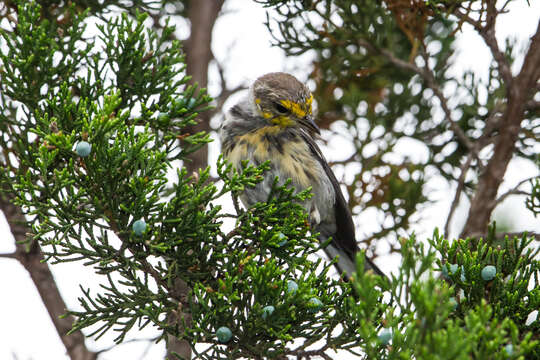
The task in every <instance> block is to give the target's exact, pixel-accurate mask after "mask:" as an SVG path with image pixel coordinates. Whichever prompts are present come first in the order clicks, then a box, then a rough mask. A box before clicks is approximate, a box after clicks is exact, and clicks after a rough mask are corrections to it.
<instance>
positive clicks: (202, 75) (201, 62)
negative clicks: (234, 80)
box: [167, 0, 224, 359]
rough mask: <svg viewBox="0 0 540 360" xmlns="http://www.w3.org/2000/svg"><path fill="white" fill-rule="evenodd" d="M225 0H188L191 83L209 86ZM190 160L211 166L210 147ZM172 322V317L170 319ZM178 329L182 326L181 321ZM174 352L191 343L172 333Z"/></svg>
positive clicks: (183, 352)
mask: <svg viewBox="0 0 540 360" xmlns="http://www.w3.org/2000/svg"><path fill="white" fill-rule="evenodd" d="M223 3H224V0H196V1H194V0H192V1H189V4H188V9H187V14H188V18H189V20H190V22H191V35H190V37H189V38H188V39H187V40H186V41H185V42H184V49H185V53H186V72H187V74H188V75H190V76H191V77H192V82H194V83H195V82H196V83H198V85H199V87H200V88H206V87H207V86H208V66H209V64H210V61H212V59H213V58H214V56H213V54H212V49H211V44H212V29H213V27H214V24H215V22H216V19H217V17H218V15H219V12H220V10H221V8H222V6H223ZM185 131H186V132H188V133H190V134H194V133H197V132H199V131H205V132H209V131H210V112H204V113H201V114H200V115H199V116H198V122H197V124H196V125H194V126H190V127H188V128H186V129H185ZM190 160H191V161H186V163H185V164H184V166H185V167H186V168H187V170H188V173H193V172H196V171H198V170H199V169H204V168H206V166H207V165H208V147H207V146H203V147H202V148H201V149H199V150H198V151H196V152H195V153H193V154H192V155H191V156H190ZM178 291H179V292H180V294H179V296H180V297H183V296H185V295H187V293H188V292H189V288H187V287H182V288H181V289H178ZM180 317H184V319H185V321H186V322H189V321H190V319H191V314H189V313H183V314H180ZM170 321H171V319H170ZM179 331H180V332H181V333H182V332H183V329H182V327H181V325H180V324H179ZM173 352H175V353H177V354H178V355H180V356H181V357H182V358H184V359H190V358H191V346H190V344H189V342H187V341H185V340H178V339H177V338H175V337H173V336H169V337H168V345H167V358H168V359H176V358H177V357H175V356H174V355H173Z"/></svg>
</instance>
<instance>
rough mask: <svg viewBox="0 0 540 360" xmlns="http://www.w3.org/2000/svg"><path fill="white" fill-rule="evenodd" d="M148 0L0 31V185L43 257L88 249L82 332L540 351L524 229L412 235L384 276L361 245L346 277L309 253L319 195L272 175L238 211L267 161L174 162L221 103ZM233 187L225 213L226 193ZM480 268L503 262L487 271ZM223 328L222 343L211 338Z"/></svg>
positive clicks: (389, 350) (460, 352) (245, 353)
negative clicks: (308, 205) (91, 30)
mask: <svg viewBox="0 0 540 360" xmlns="http://www.w3.org/2000/svg"><path fill="white" fill-rule="evenodd" d="M141 4H142V3H141ZM141 4H139V5H141ZM148 10H151V9H149V8H145V7H144V6H142V5H141V12H136V11H130V14H128V13H125V12H123V13H121V14H118V15H115V16H112V17H111V16H108V17H107V21H106V22H103V23H100V25H99V26H98V34H97V35H96V36H89V35H88V32H86V31H85V29H86V27H87V26H88V24H89V23H90V22H91V20H93V19H94V18H93V17H94V16H98V15H103V14H102V13H96V11H98V10H96V8H93V7H90V8H89V9H87V10H83V9H82V8H81V7H79V6H76V5H66V6H61V7H57V6H53V5H51V4H49V3H43V4H41V5H40V3H38V2H35V1H30V2H21V3H20V4H19V5H18V8H17V21H16V23H15V25H14V27H13V28H12V29H10V30H6V29H4V30H2V32H1V39H2V42H3V43H2V45H3V46H5V49H6V50H4V48H3V50H2V53H1V54H0V64H1V67H0V68H1V70H2V71H1V73H0V76H1V81H0V96H1V103H0V106H1V111H0V120H1V121H0V132H1V137H0V146H1V147H2V156H1V157H0V159H1V161H2V165H3V166H2V168H1V170H0V176H1V177H0V179H1V185H2V187H1V189H2V192H3V193H11V194H14V195H16V197H15V203H16V204H17V205H18V206H20V207H21V209H22V210H23V211H24V213H25V215H26V217H27V220H28V224H29V225H31V227H32V233H31V234H29V237H28V241H29V242H30V241H38V242H39V243H40V245H41V246H42V248H43V250H44V252H45V254H46V256H47V260H48V261H49V262H51V263H53V264H54V263H58V262H67V261H80V262H82V263H84V264H85V265H86V266H89V267H91V268H92V269H94V271H95V272H96V273H97V274H99V275H101V276H102V277H103V280H104V285H103V286H102V287H101V288H99V289H88V288H85V287H84V286H81V293H82V294H81V297H80V298H79V301H80V304H81V308H80V310H77V311H71V312H70V313H72V314H74V315H76V317H77V319H78V320H77V322H76V323H75V324H74V329H83V330H85V331H87V335H88V336H94V337H96V338H99V337H100V336H102V335H103V334H105V333H107V332H110V331H114V332H115V333H116V334H117V337H116V341H117V342H119V343H120V342H122V341H124V340H125V338H126V335H127V334H128V333H129V332H130V331H131V332H134V331H137V329H141V328H144V327H146V326H154V327H156V328H158V329H161V330H163V333H162V334H163V336H162V338H161V339H159V340H166V335H167V334H172V335H174V336H176V337H178V338H182V339H187V340H188V341H189V342H190V343H191V344H192V346H193V353H194V355H195V356H196V357H197V358H201V359H230V358H240V357H244V358H263V357H268V358H282V357H284V356H290V357H293V356H296V357H299V358H302V357H306V358H308V357H317V356H319V357H323V358H331V357H333V356H335V351H338V350H342V351H346V352H350V353H352V354H356V355H357V356H358V357H360V358H380V359H386V358H388V359H394V358H412V357H416V358H426V357H429V358H439V359H470V358H478V359H488V358H489V359H506V358H509V357H510V358H516V359H517V358H534V357H536V358H537V357H539V354H538V348H539V343H538V335H537V334H538V320H537V319H534V320H533V321H530V320H527V319H528V318H529V317H530V315H531V313H532V312H533V311H534V310H536V309H537V308H538V305H539V303H538V293H539V288H538V273H539V267H538V261H537V260H535V259H536V257H537V253H538V250H534V248H533V247H532V246H531V241H532V240H531V239H528V238H527V237H526V236H524V237H522V238H514V239H507V240H506V241H505V242H504V244H503V245H501V246H500V247H496V246H493V242H492V237H488V238H486V240H482V239H478V240H477V241H475V243H476V244H477V247H476V248H474V249H471V247H470V245H469V244H470V243H471V241H470V239H469V240H460V241H454V242H452V243H450V242H448V241H447V240H445V239H444V238H443V237H442V236H440V235H439V234H438V233H435V234H434V235H433V237H432V239H431V240H429V242H428V243H427V244H423V243H422V242H419V241H417V240H416V239H415V237H414V236H412V237H410V238H409V239H401V240H400V253H401V255H402V265H401V266H400V269H399V272H398V273H397V274H396V275H394V276H392V277H391V279H390V280H388V279H382V278H380V277H377V276H375V275H373V274H372V273H365V272H364V271H363V268H364V267H363V257H362V256H359V258H358V271H357V273H356V274H355V275H354V276H353V278H352V279H351V280H350V281H348V282H347V281H342V280H339V279H333V278H332V277H330V276H328V272H329V270H330V269H331V266H332V264H331V263H328V262H325V261H323V260H322V259H320V258H318V257H317V256H315V255H314V254H315V253H316V252H317V251H318V250H319V249H320V248H321V247H323V246H325V244H318V243H317V240H316V237H315V236H313V235H312V234H310V233H309V228H308V223H307V216H306V214H305V213H304V212H303V210H302V207H301V206H300V204H299V203H301V202H302V201H303V200H304V199H306V198H307V197H309V196H310V193H309V191H306V192H302V193H296V192H294V191H293V189H291V188H289V187H288V186H283V187H278V186H276V185H274V187H273V191H272V194H271V196H270V197H269V198H268V200H267V201H266V202H262V203H259V204H256V205H254V206H253V207H251V208H250V209H242V208H241V207H240V206H239V205H238V196H239V194H240V193H241V192H242V191H243V189H245V188H246V187H249V186H253V185H254V184H256V183H257V182H259V181H261V180H262V179H263V176H265V170H267V169H268V166H269V164H263V165H261V166H259V167H253V166H250V165H249V164H245V166H244V168H243V170H242V171H241V172H237V171H235V170H233V169H232V168H231V166H230V165H229V164H227V163H226V162H225V161H223V160H222V159H220V160H219V161H218V164H217V173H218V176H219V179H220V180H221V182H220V183H219V184H218V183H215V182H213V181H211V179H210V172H209V169H202V170H201V171H200V172H198V173H195V174H187V172H186V171H185V169H184V168H183V167H182V166H181V164H182V163H183V162H184V161H187V160H188V155H189V154H191V153H192V152H193V151H196V150H197V149H198V148H200V147H201V146H205V144H206V143H207V142H208V141H209V138H208V136H207V134H202V133H196V134H185V133H182V131H181V130H182V129H183V128H185V127H186V126H188V125H190V124H193V122H194V121H195V119H196V118H197V115H198V113H199V112H202V111H205V110H208V108H209V102H210V101H211V99H210V98H209V97H208V96H207V95H206V94H205V92H204V91H203V90H200V89H197V88H196V86H190V85H187V83H188V80H189V79H188V77H186V76H185V74H184V65H183V55H182V53H181V47H180V44H179V43H178V42H174V41H172V42H171V41H169V35H170V33H171V32H172V31H173V28H172V27H165V28H164V30H163V31H162V32H160V33H156V32H154V31H153V30H152V29H149V28H147V26H145V21H146V20H147V19H148V14H147V13H145V12H144V11H148ZM100 11H101V10H100ZM179 134H181V135H179ZM82 142H86V143H88V144H89V145H90V148H89V149H90V152H89V154H85V153H84V152H82V151H80V148H79V147H78V145H80V144H81V143H82ZM178 165H180V166H178ZM174 169H177V170H176V172H175V173H174V174H173V175H174V176H171V173H172V171H171V170H174ZM223 196H232V198H233V203H234V204H235V207H234V209H233V210H232V211H230V212H228V211H225V210H224V209H222V208H221V207H220V206H219V205H216V200H217V199H219V198H221V197H223ZM139 220H144V224H146V226H143V227H142V230H143V231H139V230H140V228H139V229H138V230H137V231H134V230H133V225H134V224H135V223H136V222H137V221H139ZM226 220H228V221H230V222H231V224H232V229H230V230H225V226H224V222H225V221H226ZM138 224H139V225H140V224H141V223H140V222H139V223H138ZM449 264H452V265H454V264H455V266H457V269H458V270H457V271H455V272H453V273H452V269H453V267H450V266H449ZM486 265H494V266H495V268H496V275H495V278H494V279H492V280H489V281H487V280H484V279H483V278H482V270H483V268H484V267H485V266H486ZM445 270H446V271H445ZM439 272H443V273H444V272H446V274H448V275H447V279H445V280H443V279H440V273H439ZM462 275H463V276H464V277H463V279H462ZM178 282H183V283H185V284H187V286H188V288H189V289H191V290H190V291H189V293H188V294H187V295H186V294H184V293H180V292H178V288H177V285H178ZM385 294H387V295H385ZM389 297H390V298H392V299H393V301H392V302H389V301H388V298H389ZM269 306H272V309H273V311H269V310H268V307H269ZM264 309H266V310H264ZM171 315H173V317H175V319H174V320H175V321H170V318H171ZM187 315H189V318H191V320H190V321H188V320H186V319H187V318H188V316H187ZM223 327H226V328H228V330H229V331H230V334H231V338H230V339H228V340H224V338H218V337H217V334H216V333H217V330H218V329H219V328H223ZM224 333H225V334H227V332H226V331H225V332H224ZM196 345H202V346H196ZM510 345H511V348H510Z"/></svg>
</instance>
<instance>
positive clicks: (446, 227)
mask: <svg viewBox="0 0 540 360" xmlns="http://www.w3.org/2000/svg"><path fill="white" fill-rule="evenodd" d="M471 162H472V154H469V156H467V160H465V162H464V163H463V165H461V167H460V170H461V174H460V175H459V179H458V186H457V189H456V193H455V195H454V200H453V201H452V205H451V206H450V212H449V213H448V219H447V220H446V224H445V225H444V234H445V236H449V233H450V223H451V222H452V218H453V216H454V212H455V211H456V208H457V205H458V204H459V199H460V197H461V192H462V191H463V189H464V188H465V177H466V175H467V171H468V170H469V168H470V166H471Z"/></svg>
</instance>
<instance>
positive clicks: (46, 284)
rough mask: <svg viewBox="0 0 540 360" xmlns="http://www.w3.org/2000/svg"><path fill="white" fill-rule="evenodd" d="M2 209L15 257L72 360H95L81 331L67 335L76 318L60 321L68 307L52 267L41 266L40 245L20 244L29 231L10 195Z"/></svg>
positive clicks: (1, 199) (0, 200)
mask: <svg viewBox="0 0 540 360" xmlns="http://www.w3.org/2000/svg"><path fill="white" fill-rule="evenodd" d="M0 208H1V209H2V211H3V213H4V216H5V217H6V219H7V222H8V224H9V226H10V229H11V233H12V234H13V237H14V238H15V241H16V250H15V253H14V256H13V257H14V258H15V259H17V260H18V261H19V262H20V263H21V264H22V265H23V266H24V268H25V269H26V270H27V271H28V273H29V274H30V278H31V279H32V281H33V282H34V285H35V286H36V288H37V290H38V293H39V295H40V297H41V300H42V301H43V304H44V305H45V308H46V309H47V312H48V313H49V316H50V317H51V320H52V322H53V324H54V327H55V328H56V332H57V333H58V336H60V339H61V340H62V343H63V344H64V346H65V347H66V351H67V353H68V355H69V357H70V359H72V360H94V359H96V358H97V354H96V353H94V352H92V351H89V350H88V349H87V348H86V345H85V343H84V335H83V333H82V332H81V331H76V332H74V333H72V334H70V335H68V334H67V333H68V331H70V330H71V327H72V324H73V322H74V321H75V318H74V317H73V316H66V317H63V318H61V316H62V315H64V314H65V313H66V304H65V302H64V300H63V299H62V297H61V295H60V291H59V290H58V287H57V286H56V283H55V281H54V278H53V275H52V273H51V270H50V269H49V266H48V265H47V263H45V262H42V261H43V253H42V252H41V248H40V247H39V245H38V243H37V242H36V241H33V242H32V243H31V244H30V246H27V245H25V244H21V242H22V241H25V240H26V234H27V233H28V232H29V230H30V229H29V228H28V226H27V225H26V220H25V217H24V215H23V213H22V212H21V210H20V209H19V207H17V206H15V205H13V204H12V203H11V202H10V199H9V198H8V195H4V196H0Z"/></svg>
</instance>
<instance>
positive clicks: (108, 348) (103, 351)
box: [96, 336, 159, 355]
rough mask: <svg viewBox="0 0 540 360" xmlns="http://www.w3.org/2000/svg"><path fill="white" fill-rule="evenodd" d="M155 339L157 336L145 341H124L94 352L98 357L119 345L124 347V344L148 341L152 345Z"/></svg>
mask: <svg viewBox="0 0 540 360" xmlns="http://www.w3.org/2000/svg"><path fill="white" fill-rule="evenodd" d="M157 339H159V336H156V337H153V338H147V339H129V340H125V341H122V343H120V344H114V345H112V346H109V347H106V348H104V349H101V350H98V351H97V352H96V355H100V354H102V353H105V352H108V351H111V350H112V349H116V348H117V347H118V346H119V345H125V344H129V343H134V342H142V341H148V342H150V343H153V342H154V341H156V340H157Z"/></svg>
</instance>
